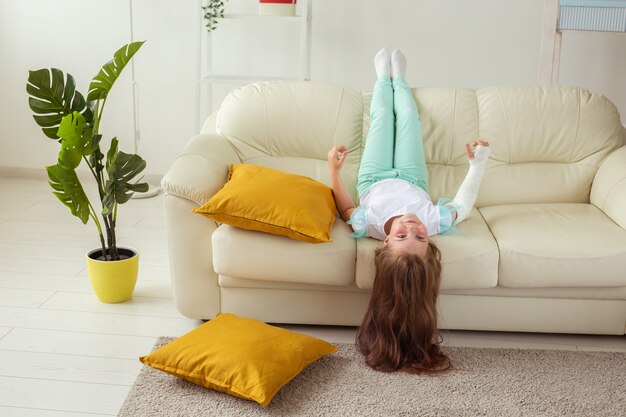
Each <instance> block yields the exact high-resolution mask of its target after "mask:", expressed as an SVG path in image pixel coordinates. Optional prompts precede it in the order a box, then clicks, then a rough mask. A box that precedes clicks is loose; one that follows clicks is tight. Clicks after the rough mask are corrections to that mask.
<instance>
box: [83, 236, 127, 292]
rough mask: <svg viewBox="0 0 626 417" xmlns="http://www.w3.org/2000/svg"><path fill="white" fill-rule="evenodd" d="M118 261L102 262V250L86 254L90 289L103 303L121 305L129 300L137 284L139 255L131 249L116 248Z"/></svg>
mask: <svg viewBox="0 0 626 417" xmlns="http://www.w3.org/2000/svg"><path fill="white" fill-rule="evenodd" d="M117 250H118V252H119V254H120V257H121V258H123V259H120V260H119V261H103V260H99V259H98V258H99V257H100V258H101V256H102V249H94V250H92V251H90V252H89V253H88V254H87V273H88V274H89V280H90V281H91V287H92V288H93V290H94V292H95V293H96V295H97V296H98V298H99V299H100V301H102V302H103V303H121V302H124V301H127V300H130V299H131V298H132V296H133V291H134V290H135V284H137V272H138V270H139V253H138V252H137V251H136V250H135V249H132V248H120V247H118V248H117Z"/></svg>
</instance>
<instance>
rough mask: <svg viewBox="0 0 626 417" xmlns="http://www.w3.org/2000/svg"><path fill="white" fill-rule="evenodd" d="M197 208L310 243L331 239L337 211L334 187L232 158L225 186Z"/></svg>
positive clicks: (241, 224)
mask: <svg viewBox="0 0 626 417" xmlns="http://www.w3.org/2000/svg"><path fill="white" fill-rule="evenodd" d="M193 211H194V212H195V213H200V214H202V215H204V216H206V217H208V218H211V219H213V220H216V221H218V222H223V223H226V224H230V225H231V226H237V227H241V228H242V229H248V230H258V231H260V232H266V233H272V234H275V235H281V236H287V237H290V238H292V239H296V240H302V241H304V242H309V243H322V242H329V241H330V240H332V239H331V236H330V229H331V227H332V224H333V223H334V221H335V215H336V214H337V208H336V207H335V200H334V198H333V191H332V189H331V188H330V187H327V186H326V185H324V184H322V183H320V182H318V181H315V180H314V179H312V178H309V177H305V176H302V175H294V174H289V173H287V172H283V171H279V170H275V169H271V168H267V167H264V166H260V165H253V164H232V165H231V166H230V175H229V176H228V181H227V182H226V184H224V186H223V187H222V189H221V190H219V191H218V192H217V193H216V194H215V195H214V196H213V197H211V198H210V199H209V201H207V202H206V203H205V204H203V205H202V206H201V207H198V208H196V209H194V210H193Z"/></svg>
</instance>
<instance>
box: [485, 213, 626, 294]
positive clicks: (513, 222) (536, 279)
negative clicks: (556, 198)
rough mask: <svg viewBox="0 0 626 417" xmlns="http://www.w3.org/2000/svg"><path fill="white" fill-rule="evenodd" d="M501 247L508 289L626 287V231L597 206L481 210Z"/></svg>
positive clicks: (503, 283) (502, 274) (502, 275)
mask: <svg viewBox="0 0 626 417" xmlns="http://www.w3.org/2000/svg"><path fill="white" fill-rule="evenodd" d="M480 212H481V214H482V215H483V217H484V218H485V220H486V221H487V224H488V225H489V228H490V229H491V232H492V233H493V235H494V236H495V238H496V240H497V241H498V246H499V247H500V279H499V283H500V285H501V286H504V287H514V288H548V287H552V288H559V287H568V288H575V287H595V288H599V287H623V286H626V274H625V273H624V271H626V230H624V229H622V228H621V227H619V226H618V225H617V224H615V223H614V222H613V221H612V220H611V219H610V218H608V217H607V216H606V215H605V214H604V213H603V212H602V211H601V210H599V209H598V208H597V207H595V206H593V205H591V204H576V203H561V204H519V205H505V206H491V207H483V208H481V209H480Z"/></svg>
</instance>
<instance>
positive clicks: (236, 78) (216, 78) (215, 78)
mask: <svg viewBox="0 0 626 417" xmlns="http://www.w3.org/2000/svg"><path fill="white" fill-rule="evenodd" d="M299 80H302V78H301V77H280V76H275V75H271V76H270V75H220V74H214V75H208V76H205V77H202V78H200V82H202V83H208V82H220V81H222V82H233V83H241V82H250V83H252V82H259V81H299Z"/></svg>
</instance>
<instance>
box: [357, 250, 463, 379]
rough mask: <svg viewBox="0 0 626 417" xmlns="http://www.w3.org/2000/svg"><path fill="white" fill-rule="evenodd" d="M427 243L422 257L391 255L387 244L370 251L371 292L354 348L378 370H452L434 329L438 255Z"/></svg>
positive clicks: (431, 372) (430, 371) (439, 268)
mask: <svg viewBox="0 0 626 417" xmlns="http://www.w3.org/2000/svg"><path fill="white" fill-rule="evenodd" d="M428 245H429V249H428V252H427V255H426V257H425V259H422V258H420V257H419V256H418V255H415V254H408V255H396V254H394V253H393V252H392V251H391V250H390V248H389V247H388V246H383V247H381V248H378V249H377V250H376V252H375V263H376V278H375V279H374V288H373V289H372V296H371V298H370V302H369V306H368V309H367V312H366V313H365V317H364V318H363V322H362V323H361V327H360V328H359V330H358V333H357V335H356V345H357V348H358V349H359V351H360V352H361V353H362V354H363V355H365V363H367V364H368V365H369V366H371V367H372V368H374V369H376V370H378V371H383V372H392V371H405V372H410V373H416V374H436V373H441V372H444V371H447V370H449V369H450V368H451V367H452V365H451V363H450V359H449V358H448V357H447V356H446V355H445V354H444V353H442V352H441V350H440V349H439V343H440V342H441V341H440V340H439V331H438V330H437V306H436V305H437V296H438V293H439V282H440V280H441V252H440V251H439V248H437V246H435V244H434V243H432V242H429V243H428Z"/></svg>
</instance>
